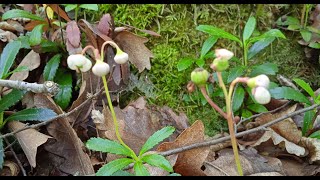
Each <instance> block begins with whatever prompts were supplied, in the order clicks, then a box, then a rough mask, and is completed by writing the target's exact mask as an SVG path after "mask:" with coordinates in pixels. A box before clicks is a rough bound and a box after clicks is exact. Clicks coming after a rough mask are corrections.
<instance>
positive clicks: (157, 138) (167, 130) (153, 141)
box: [139, 126, 175, 156]
mask: <svg viewBox="0 0 320 180" xmlns="http://www.w3.org/2000/svg"><path fill="white" fill-rule="evenodd" d="M174 130H175V128H174V127H172V126H167V127H164V128H162V129H160V130H158V131H157V132H155V133H154V134H152V135H151V136H150V137H149V138H148V140H147V141H146V142H145V143H144V145H143V146H142V148H141V150H140V153H139V156H141V155H142V154H143V153H145V152H147V151H148V150H149V149H151V148H153V147H154V146H155V145H157V144H158V143H159V142H161V141H163V140H164V139H166V138H167V137H169V136H170V135H171V134H172V133H173V132H174Z"/></svg>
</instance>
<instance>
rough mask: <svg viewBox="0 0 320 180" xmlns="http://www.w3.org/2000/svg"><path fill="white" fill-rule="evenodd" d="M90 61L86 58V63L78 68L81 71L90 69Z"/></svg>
mask: <svg viewBox="0 0 320 180" xmlns="http://www.w3.org/2000/svg"><path fill="white" fill-rule="evenodd" d="M91 66H92V63H91V61H90V60H89V59H86V63H85V64H84V65H83V66H82V67H81V68H80V70H81V71H82V72H87V71H89V70H90V69H91Z"/></svg>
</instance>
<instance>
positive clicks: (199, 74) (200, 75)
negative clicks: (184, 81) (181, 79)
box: [191, 68, 209, 87]
mask: <svg viewBox="0 0 320 180" xmlns="http://www.w3.org/2000/svg"><path fill="white" fill-rule="evenodd" d="M208 78H209V72H208V71H207V70H205V69H203V68H196V69H195V70H193V71H192V73H191V81H192V82H193V83H194V84H196V85H197V86H199V87H201V86H205V85H206V83H207V81H208Z"/></svg>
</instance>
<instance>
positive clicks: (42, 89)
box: [0, 79, 59, 95]
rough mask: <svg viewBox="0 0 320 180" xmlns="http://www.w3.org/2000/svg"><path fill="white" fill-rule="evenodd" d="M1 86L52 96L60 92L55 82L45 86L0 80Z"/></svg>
mask: <svg viewBox="0 0 320 180" xmlns="http://www.w3.org/2000/svg"><path fill="white" fill-rule="evenodd" d="M0 86H1V87H8V88H15V89H20V90H27V91H32V92H34V93H49V94H51V95H55V94H57V93H58V92H59V85H58V84H57V83H54V82H53V81H45V82H44V83H43V84H38V83H28V82H24V81H14V80H4V79H0Z"/></svg>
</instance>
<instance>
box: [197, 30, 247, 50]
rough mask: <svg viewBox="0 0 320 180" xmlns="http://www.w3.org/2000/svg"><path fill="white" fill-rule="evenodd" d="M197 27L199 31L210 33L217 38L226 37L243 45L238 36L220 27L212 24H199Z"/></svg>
mask: <svg viewBox="0 0 320 180" xmlns="http://www.w3.org/2000/svg"><path fill="white" fill-rule="evenodd" d="M196 29H197V30H199V31H202V32H205V33H208V34H210V35H211V36H215V37H217V38H226V39H230V40H233V41H236V42H238V43H239V44H240V45H241V46H242V42H241V40H240V39H239V38H238V37H236V36H234V35H232V34H230V33H228V32H226V31H224V30H222V29H220V28H217V27H214V26H210V25H199V26H198V27H197V28H196Z"/></svg>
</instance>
